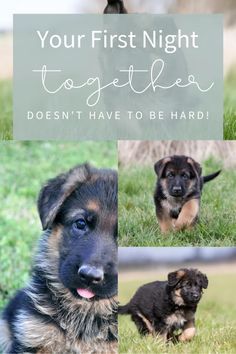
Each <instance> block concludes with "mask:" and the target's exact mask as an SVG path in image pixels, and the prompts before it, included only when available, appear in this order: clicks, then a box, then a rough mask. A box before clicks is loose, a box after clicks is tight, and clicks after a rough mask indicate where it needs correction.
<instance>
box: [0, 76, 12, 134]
mask: <svg viewBox="0 0 236 354" xmlns="http://www.w3.org/2000/svg"><path fill="white" fill-rule="evenodd" d="M12 115H13V100H12V82H11V81H0V140H10V139H12Z"/></svg>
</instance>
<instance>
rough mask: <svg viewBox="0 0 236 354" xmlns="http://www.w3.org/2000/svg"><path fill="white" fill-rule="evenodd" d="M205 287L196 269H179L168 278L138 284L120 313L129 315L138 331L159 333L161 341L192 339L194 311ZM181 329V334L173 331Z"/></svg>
mask: <svg viewBox="0 0 236 354" xmlns="http://www.w3.org/2000/svg"><path fill="white" fill-rule="evenodd" d="M207 287H208V279H207V276H206V275H205V274H202V273H201V272H200V271H199V270H197V269H186V268H184V269H179V270H177V271H175V272H172V273H169V274H168V280H167V281H155V282H152V283H149V284H145V285H143V286H141V287H140V288H139V289H138V290H137V292H136V293H135V294H134V296H133V297H132V298H131V300H130V301H129V303H128V304H126V305H124V306H119V310H118V311H119V314H121V315H130V316H131V319H132V321H133V322H134V323H135V325H136V326H137V329H138V331H139V333H140V334H141V335H147V334H152V335H153V336H155V335H160V336H161V337H162V338H163V339H164V341H168V340H178V341H180V342H185V341H189V340H191V339H192V338H193V337H194V336H195V333H196V329H195V312H196V310H197V305H198V303H199V301H200V299H201V297H202V290H203V289H206V288H207ZM179 330H181V333H180V334H176V331H179Z"/></svg>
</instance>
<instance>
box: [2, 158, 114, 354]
mask: <svg viewBox="0 0 236 354" xmlns="http://www.w3.org/2000/svg"><path fill="white" fill-rule="evenodd" d="M38 210H39V215H40V219H41V222H42V226H43V230H44V233H43V235H42V238H41V240H40V244H39V249H38V252H37V254H36V257H35V259H34V266H33V272H32V277H31V280H30V282H29V284H28V285H27V286H26V287H25V288H24V289H22V290H20V291H18V293H17V294H16V296H15V297H14V298H13V299H12V300H11V301H10V302H9V304H8V306H7V307H6V309H5V310H4V312H3V315H2V318H1V320H0V346H1V347H2V348H1V349H2V350H3V352H4V354H5V353H8V354H13V353H14V354H20V353H38V354H53V353H55V354H66V353H68V354H69V353H70V354H71V353H78V354H83V353H86V354H90V353H91V354H92V353H94V354H95V353H107V354H111V353H116V352H117V301H116V295H117V244H116V237H117V173H116V172H115V171H113V170H99V169H95V168H92V167H91V166H89V165H88V164H84V165H80V166H77V167H75V168H74V169H72V170H70V171H68V172H67V173H64V174H62V175H59V176H57V177H56V178H54V179H51V180H49V181H48V182H47V184H46V185H45V186H44V187H43V188H42V190H41V192H40V195H39V199H38ZM22 242H23V241H22Z"/></svg>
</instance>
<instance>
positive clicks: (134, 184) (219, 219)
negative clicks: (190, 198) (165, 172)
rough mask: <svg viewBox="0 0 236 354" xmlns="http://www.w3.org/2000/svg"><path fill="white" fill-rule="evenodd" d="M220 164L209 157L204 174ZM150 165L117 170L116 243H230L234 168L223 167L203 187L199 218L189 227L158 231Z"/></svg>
mask: <svg viewBox="0 0 236 354" xmlns="http://www.w3.org/2000/svg"><path fill="white" fill-rule="evenodd" d="M219 168H220V165H219V164H217V163H215V162H214V161H213V160H211V159H209V160H208V161H206V162H205V163H204V164H203V171H204V173H205V174H207V173H211V172H214V171H216V170H217V169H219ZM155 183H156V176H155V173H154V171H153V168H152V167H145V168H144V167H137V168H127V169H120V170H119V245H120V246H139V247H142V246H170V247H171V246H193V245H194V246H234V245H235V244H236V223H235V210H236V198H235V185H236V171H235V170H223V171H222V173H221V175H220V176H218V177H217V179H215V180H213V181H211V182H209V183H207V184H206V185H205V186H204V188H203V195H202V201H201V210H200V222H199V223H198V224H197V225H196V227H195V228H194V229H193V230H191V231H185V232H179V233H170V234H168V235H166V236H163V235H161V233H160V230H159V226H158V224H157V219H156V216H155V207H154V202H153V192H154V188H155Z"/></svg>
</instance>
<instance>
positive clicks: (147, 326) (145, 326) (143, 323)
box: [131, 312, 153, 336]
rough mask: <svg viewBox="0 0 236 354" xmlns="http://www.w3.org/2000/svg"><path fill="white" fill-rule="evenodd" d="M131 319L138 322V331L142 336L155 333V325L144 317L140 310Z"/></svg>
mask: <svg viewBox="0 0 236 354" xmlns="http://www.w3.org/2000/svg"><path fill="white" fill-rule="evenodd" d="M131 319H132V320H133V321H134V323H135V324H136V326H137V328H138V331H139V333H140V334H141V335H142V336H144V335H147V334H152V333H153V327H152V325H151V323H150V321H149V320H148V319H147V318H146V317H144V316H143V315H142V314H141V313H140V312H138V313H137V314H135V315H132V316H131Z"/></svg>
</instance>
